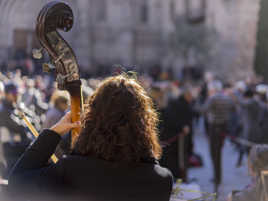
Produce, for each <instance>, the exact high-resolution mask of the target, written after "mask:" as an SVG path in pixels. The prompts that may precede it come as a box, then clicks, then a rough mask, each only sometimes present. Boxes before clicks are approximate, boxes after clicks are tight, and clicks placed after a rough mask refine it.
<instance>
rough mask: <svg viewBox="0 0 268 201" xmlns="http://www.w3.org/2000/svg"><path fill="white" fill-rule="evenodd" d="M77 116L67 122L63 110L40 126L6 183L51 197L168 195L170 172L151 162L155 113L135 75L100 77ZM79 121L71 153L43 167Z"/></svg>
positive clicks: (162, 199)
mask: <svg viewBox="0 0 268 201" xmlns="http://www.w3.org/2000/svg"><path fill="white" fill-rule="evenodd" d="M82 116H83V118H82V121H81V122H82V123H79V122H75V123H71V120H70V114H67V115H66V116H64V117H63V118H62V119H61V120H60V121H59V122H58V123H57V124H56V125H54V126H52V127H51V128H50V129H45V130H44V131H43V132H42V134H41V135H40V136H39V137H38V138H37V140H36V141H35V142H34V143H33V144H32V145H31V146H30V147H29V148H28V149H27V151H26V152H25V153H24V154H23V156H22V157H21V158H20V160H19V161H18V162H17V164H16V166H15V167H14V169H13V171H12V174H11V176H10V178H9V185H10V186H9V188H10V189H16V190H17V192H18V191H20V192H22V191H23V192H24V193H25V194H24V195H25V196H27V197H28V196H29V195H30V194H34V195H36V196H37V195H38V196H39V195H40V193H42V194H43V193H46V195H47V196H50V197H49V199H50V198H55V195H56V197H57V200H61V199H64V200H68V199H70V200H90V201H91V200H93V201H110V200H114V201H121V200H122V201H128V200H130V201H134V200H135V201H136V200H137V201H150V200H152V201H168V200H169V197H170V194H171V191H172V184H173V181H172V175H171V173H170V171H168V170H167V169H165V168H162V167H161V166H160V165H159V164H158V162H157V160H158V159H159V158H160V157H161V152H162V150H161V146H160V145H159V140H158V131H157V124H158V116H157V113H156V111H155V109H154V108H153V102H152V100H151V98H150V97H149V96H148V95H147V93H146V91H145V90H144V89H143V87H142V86H141V85H140V84H139V83H138V81H137V80H136V79H134V78H130V77H128V76H127V75H118V76H113V77H109V78H107V79H106V80H104V81H103V82H102V83H101V84H100V86H99V87H98V88H97V89H96V90H95V92H94V93H93V95H92V96H91V97H90V98H89V101H88V104H87V107H86V110H85V111H84V114H83V115H82ZM80 125H81V126H82V131H81V133H80V135H79V137H78V139H77V141H76V144H75V146H74V150H73V153H72V154H70V155H66V156H65V157H63V158H62V159H60V160H59V161H58V162H57V163H56V164H51V165H49V166H46V165H47V161H48V160H49V158H50V156H51V155H52V154H53V152H54V151H55V148H56V146H57V145H58V143H59V141H60V140H61V137H62V136H63V135H64V134H65V133H67V132H68V131H70V129H72V128H74V127H77V126H80ZM29 187H31V188H29ZM29 190H30V191H29ZM47 196H42V197H41V199H44V198H45V199H44V200H49V199H48V197H47ZM34 198H35V200H36V197H34ZM38 199H40V196H39V197H38Z"/></svg>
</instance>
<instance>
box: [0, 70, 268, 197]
mask: <svg viewBox="0 0 268 201" xmlns="http://www.w3.org/2000/svg"><path fill="white" fill-rule="evenodd" d="M116 73H117V74H119V75H120V70H118V69H117V70H116ZM123 74H125V77H128V78H129V79H134V80H137V83H140V85H141V87H142V88H144V89H145V91H146V93H148V96H149V97H151V98H152V101H153V106H152V108H154V109H155V110H156V113H152V114H149V113H148V114H147V115H152V117H150V118H152V120H150V121H149V120H148V119H147V120H146V119H145V120H146V122H147V121H148V122H147V124H150V123H151V124H152V122H151V121H153V119H154V118H153V116H154V115H155V114H157V115H158V117H159V123H158V124H157V129H156V130H155V131H154V130H152V131H151V133H153V134H156V133H157V132H158V135H159V143H160V145H161V147H162V150H163V153H162V157H160V151H159V150H157V149H156V147H155V146H157V144H151V146H152V147H153V148H154V149H153V150H151V151H153V153H154V155H153V156H150V157H151V158H153V159H154V160H158V161H159V163H160V165H161V166H163V167H166V168H168V169H169V170H170V171H171V173H172V175H173V180H174V181H176V180H177V179H182V180H183V181H184V182H190V179H189V175H188V171H187V170H188V169H189V168H190V167H194V166H202V156H199V155H198V154H196V153H195V149H194V147H195V146H194V136H195V132H194V127H195V125H196V124H197V122H198V121H203V122H204V127H205V131H206V135H207V136H208V139H209V150H210V153H211V160H212V164H213V168H214V175H213V183H214V187H215V191H218V188H219V185H220V184H221V182H222V176H224V175H222V170H221V169H222V168H221V152H222V149H223V147H224V141H225V140H226V139H228V140H230V141H231V142H232V143H233V145H234V146H235V148H236V150H237V153H238V154H237V155H238V158H237V167H239V166H241V164H242V159H243V156H244V155H246V156H249V160H250V161H251V162H250V167H251V169H252V172H254V174H253V175H254V176H253V177H254V178H255V182H254V183H253V184H252V185H251V189H253V190H246V191H242V192H233V193H232V195H231V196H230V197H229V198H228V199H229V200H233V201H236V200H237V201H240V200H241V201H242V200H249V199H246V198H245V197H247V196H252V199H250V200H259V199H257V198H254V196H257V194H258V195H259V193H258V192H259V191H263V190H265V187H263V186H262V182H261V180H260V175H261V171H263V170H265V169H266V168H267V167H268V162H266V160H265V156H264V155H265V154H264V153H266V152H267V151H266V150H267V147H266V146H265V145H257V146H256V144H266V143H267V144H268V137H267V135H266V132H267V131H268V126H267V125H268V124H267V123H266V120H268V104H267V103H268V102H267V101H268V85H265V84H262V83H260V82H257V81H254V80H250V79H249V80H246V81H238V82H234V83H226V82H224V80H220V79H217V78H216V77H214V76H213V75H212V74H209V73H207V74H206V75H205V76H204V78H203V79H200V80H198V81H193V82H190V81H187V82H185V81H182V79H180V80H174V78H173V79H171V77H172V76H170V75H169V73H168V72H162V73H161V72H159V74H158V75H156V74H153V75H150V74H149V73H147V74H146V73H143V74H141V75H139V74H136V73H133V72H131V73H130V72H128V73H123ZM81 75H82V89H83V95H84V99H85V102H86V100H87V99H89V100H91V97H92V95H93V94H95V95H94V97H96V93H97V92H99V93H101V92H100V90H99V88H100V86H104V84H103V81H102V80H103V78H104V77H97V78H89V79H83V74H81ZM117 79H118V78H117ZM122 79H123V78H120V79H118V80H117V81H119V80H120V83H121V82H122ZM124 79H126V78H124ZM124 79H123V80H124ZM106 82H107V81H106ZM111 82H112V81H111ZM128 82H129V80H127V79H126V80H125V81H124V83H121V85H122V86H123V85H124V84H125V83H128ZM106 84H107V83H106ZM121 85H120V86H121ZM130 85H131V84H129V86H130ZM122 86H121V88H123V87H122ZM135 87H136V88H137V89H139V87H140V86H136V85H135ZM121 88H120V89H121ZM96 91H97V92H96ZM131 93H134V92H131ZM137 93H143V92H142V90H141V89H139V92H137ZM110 95H111V96H110ZM106 96H107V97H105V99H109V98H113V97H114V94H113V93H111V94H108V95H107V94H106ZM125 99H126V102H127V101H131V100H130V99H129V100H127V98H125V96H122V97H121V102H120V104H123V105H124V104H125V103H123V102H124V101H123V100H125ZM100 100H101V99H100ZM91 101H93V100H91ZM122 101H123V102H122ZM0 102H1V106H0V114H1V118H0V127H5V128H7V129H8V131H9V132H6V131H5V130H1V133H0V134H1V146H0V149H1V153H0V155H1V156H0V160H1V161H0V176H1V178H4V179H7V178H8V175H9V174H10V171H11V170H12V167H14V164H15V163H16V161H17V159H18V158H19V157H20V156H21V155H22V153H23V152H24V151H25V149H26V147H28V146H29V144H30V143H31V141H33V139H34V138H33V137H32V135H31V133H30V131H29V130H28V128H27V126H26V125H25V123H24V122H23V120H21V119H20V118H19V115H18V113H19V111H23V112H24V113H25V115H26V116H27V117H28V119H29V120H30V121H31V122H32V124H33V125H34V126H35V127H36V128H37V130H38V131H40V132H41V130H45V129H47V128H51V127H53V125H55V124H56V123H57V122H59V121H60V119H61V118H62V117H64V115H65V114H66V111H68V108H69V105H70V98H69V95H68V93H67V92H65V91H60V90H58V89H57V84H56V83H55V81H54V78H53V76H51V75H48V74H44V75H38V74H36V75H34V73H33V72H32V73H27V74H25V73H23V72H22V71H21V70H19V69H16V68H15V69H13V70H12V71H9V70H8V71H6V72H4V73H1V74H0ZM113 103H114V108H113V109H115V108H116V107H117V106H116V103H117V102H113ZM147 103H148V104H149V105H150V102H147ZM95 104H96V103H95ZM133 104H134V103H133ZM128 106H129V105H128V104H126V106H125V108H124V109H127V108H128ZM96 107H97V106H96ZM111 107H112V106H111ZM120 107H122V105H119V106H118V108H120ZM137 107H138V106H137ZM130 108H131V107H130ZM147 109H149V110H151V109H150V108H147ZM106 110H108V109H107V108H106ZM106 110H105V111H104V110H103V109H100V110H99V111H102V112H103V113H105V112H106ZM118 111H119V109H118ZM118 111H117V112H118ZM126 111H127V110H126ZM112 112H113V111H110V113H111V114H112ZM120 112H121V113H122V115H121V117H120V118H121V119H119V120H120V122H121V121H123V122H125V121H127V120H124V118H125V117H124V115H123V113H124V111H121V110H120ZM129 114H131V112H130V111H129ZM118 115H119V113H117V116H118ZM119 116H120V115H119ZM130 116H131V115H130ZM109 117H110V118H114V119H113V120H114V121H115V120H116V119H117V118H115V117H111V115H109ZM100 118H101V117H100ZM103 118H104V117H103ZM118 118H119V117H118ZM129 118H130V117H129ZM133 118H134V117H133ZM104 119H105V118H104ZM122 119H123V120H122ZM119 120H118V121H119ZM104 121H105V122H106V124H107V128H108V126H109V123H111V122H109V119H108V118H107V119H106V120H104ZM133 121H134V120H133ZM155 121H156V120H155ZM154 123H155V124H156V123H157V121H156V122H154ZM154 123H153V124H152V125H151V129H153V128H152V127H153V126H154ZM119 127H120V124H119ZM121 127H122V125H121ZM121 127H120V128H121ZM107 128H106V127H105V129H107ZM88 129H89V130H90V129H91V130H90V131H91V132H97V131H96V130H94V129H93V128H90V126H89V128H88ZM92 129H93V130H92ZM99 129H104V128H102V127H100V128H99ZM110 129H111V130H110V131H109V132H111V133H110V134H111V135H112V133H113V132H115V131H114V130H113V128H112V127H111V128H110ZM124 129H126V128H124V127H122V132H123V131H124ZM130 130H131V129H130ZM130 130H128V129H126V130H125V131H130ZM57 131H58V130H57ZM118 132H119V131H118ZM120 132H121V131H120ZM154 132H156V133H154ZM153 134H152V135H153ZM121 137H122V139H123V138H124V137H123V135H122V136H121ZM55 138H56V137H55ZM84 138H85V139H88V138H89V137H88V136H86V135H85V136H84ZM91 138H92V140H93V141H94V140H95V141H96V143H98V141H97V140H101V139H98V138H96V137H95V138H94V137H91ZM110 138H111V140H112V139H113V138H112V137H111V136H110ZM122 139H120V138H119V137H118V139H117V138H116V139H113V140H114V141H115V142H117V143H119V142H120V140H122ZM132 140H133V141H135V139H134V138H133V137H132ZM99 143H100V142H99ZM80 145H81V146H80V147H78V148H80V151H79V153H80V154H81V153H84V152H83V151H82V150H81V149H82V148H81V147H87V145H85V144H83V143H81V144H80ZM36 146H37V145H36ZM91 146H93V145H91ZM96 146H97V145H96ZM99 146H100V147H95V148H96V150H93V148H92V150H91V149H89V148H88V147H87V148H86V149H87V150H88V153H87V154H89V152H90V151H91V152H94V151H95V152H96V153H99V154H100V155H98V156H97V157H100V158H104V159H107V160H110V159H109V157H111V158H112V159H111V160H115V161H117V160H120V159H118V158H117V157H119V158H120V157H122V158H125V159H126V160H128V159H129V160H132V159H130V158H129V157H130V156H133V160H140V159H137V158H135V157H134V155H135V154H136V156H137V157H138V156H139V157H141V155H139V154H141V153H138V151H144V150H146V148H144V147H143V148H142V149H143V150H135V147H132V146H130V147H129V149H128V148H125V149H126V151H127V152H128V153H129V154H130V153H132V154H130V155H129V156H128V157H127V156H124V155H120V154H119V153H117V152H116V154H114V155H113V154H112V155H109V157H108V158H106V155H105V156H104V155H101V153H100V152H101V149H104V148H102V147H101V144H99ZM118 146H119V147H120V146H122V147H123V145H118ZM252 146H253V147H254V149H252V150H253V151H251V152H250V150H251V147H252ZM93 147H94V146H93ZM137 147H138V145H137ZM52 149H53V148H52ZM110 149H111V150H109V151H110V152H111V151H112V150H113V147H110ZM118 151H119V152H120V150H118ZM28 152H29V151H28ZM56 152H57V151H56ZM158 152H159V153H158ZM84 154H85V153H84ZM110 154H111V153H110ZM122 154H123V153H122ZM24 156H25V154H24ZM113 157H115V158H113ZM150 157H148V156H146V160H145V159H142V160H145V161H147V160H149V159H148V158H150ZM25 160H26V159H25ZM31 160H36V159H35V158H31ZM260 161H261V162H260ZM97 163H98V162H97ZM40 165H41V164H40ZM81 165H85V164H81ZM100 167H101V166H100ZM20 170H21V169H20ZM159 172H160V173H159ZM159 172H158V173H159V174H160V175H161V176H163V175H164V174H168V175H169V173H168V172H165V170H164V169H163V170H162V169H159ZM48 175H49V174H48ZM170 175H171V174H170ZM163 177H164V176H163ZM169 177H170V176H169ZM132 179H134V178H132ZM101 180H102V181H103V180H105V178H104V177H103V178H102V179H101ZM119 180H120V181H121V182H123V181H124V179H123V178H121V177H120V178H119ZM163 182H164V181H162V183H161V182H160V183H161V185H164V184H163ZM165 182H168V181H167V180H166V181H165ZM85 184H86V183H85ZM162 187H163V186H162ZM92 188H93V187H92ZM158 188H159V186H155V188H154V189H158ZM163 188H164V187H163ZM256 188H257V190H256ZM165 189H166V190H165V196H167V195H168V194H169V193H171V192H169V193H168V191H169V190H168V188H167V187H165ZM125 190H126V189H125ZM243 193H246V196H245V194H243ZM162 196H163V195H162ZM165 196H164V197H165ZM261 196H262V198H261V199H264V194H263V193H261ZM253 198H254V199H253ZM140 200H142V199H140ZM149 200H150V199H149ZM155 200H161V199H159V198H158V199H155Z"/></svg>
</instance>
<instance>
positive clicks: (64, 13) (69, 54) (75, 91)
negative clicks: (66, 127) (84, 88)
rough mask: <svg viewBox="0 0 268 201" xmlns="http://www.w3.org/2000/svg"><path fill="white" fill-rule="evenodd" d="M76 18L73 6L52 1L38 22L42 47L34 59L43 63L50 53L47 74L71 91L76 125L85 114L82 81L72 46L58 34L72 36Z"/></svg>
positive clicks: (77, 130) (45, 66)
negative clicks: (61, 32)
mask: <svg viewBox="0 0 268 201" xmlns="http://www.w3.org/2000/svg"><path fill="white" fill-rule="evenodd" d="M73 21H74V16H73V12H72V9H71V8H70V6H69V5H68V4H66V3H64V2H59V1H52V2H50V3H48V4H46V5H45V6H44V7H43V8H42V10H41V11H40V13H39V15H38V17H37V22H36V35H37V38H38V40H39V42H40V44H41V46H42V48H41V49H39V50H33V57H34V58H36V59H40V58H41V57H42V50H46V51H47V53H48V55H49V57H50V63H45V64H43V71H44V72H53V73H56V81H57V86H58V89H59V90H67V91H68V92H69V94H70V99H71V107H70V110H71V118H72V122H76V121H79V120H80V114H81V112H82V110H83V102H82V100H83V98H82V93H81V81H80V74H79V68H78V63H77V59H76V56H75V54H74V52H73V50H72V48H71V47H70V45H69V44H68V43H67V42H66V41H65V40H64V38H63V37H62V36H61V35H60V34H59V32H58V30H62V31H65V32H68V31H69V30H70V29H71V28H72V26H73ZM79 133H80V128H74V129H73V130H72V133H71V143H70V144H71V149H72V148H73V147H74V145H75V142H76V140H77V137H78V136H79Z"/></svg>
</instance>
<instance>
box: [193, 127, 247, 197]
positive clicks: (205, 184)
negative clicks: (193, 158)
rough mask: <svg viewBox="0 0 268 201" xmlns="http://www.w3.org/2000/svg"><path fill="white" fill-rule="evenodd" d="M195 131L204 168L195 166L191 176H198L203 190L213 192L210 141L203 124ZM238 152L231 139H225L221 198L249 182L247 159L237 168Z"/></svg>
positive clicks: (196, 148) (197, 148) (197, 147)
mask: <svg viewBox="0 0 268 201" xmlns="http://www.w3.org/2000/svg"><path fill="white" fill-rule="evenodd" d="M196 130H197V131H196V132H195V134H196V135H195V152H196V153H199V154H200V155H201V156H202V158H203V160H204V166H203V167H202V168H194V169H191V170H190V171H189V177H190V178H196V179H197V183H198V184H199V185H200V186H201V189H202V191H206V192H213V183H212V182H211V181H210V180H211V179H212V177H213V169H212V163H211V159H210V155H209V149H208V141H207V138H206V136H205V135H204V132H203V131H202V130H203V129H202V126H201V129H200V126H199V129H196ZM237 157H238V153H237V152H236V151H235V150H234V147H233V146H232V144H231V143H230V142H229V141H225V145H224V148H223V161H222V162H223V183H222V185H221V186H220V189H219V200H224V199H223V198H224V197H225V196H227V195H228V193H230V192H231V191H232V190H239V189H243V188H244V187H245V186H246V185H247V184H248V183H249V182H250V180H249V177H248V172H247V159H246V158H244V160H243V165H242V167H240V168H236V166H235V164H236V160H237Z"/></svg>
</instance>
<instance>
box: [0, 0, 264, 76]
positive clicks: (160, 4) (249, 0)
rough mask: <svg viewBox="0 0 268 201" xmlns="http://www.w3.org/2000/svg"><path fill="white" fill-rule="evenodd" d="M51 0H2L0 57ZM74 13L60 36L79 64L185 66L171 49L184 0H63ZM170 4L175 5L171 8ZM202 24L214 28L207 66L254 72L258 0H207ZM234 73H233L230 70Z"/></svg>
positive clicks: (227, 71) (235, 73)
mask: <svg viewBox="0 0 268 201" xmlns="http://www.w3.org/2000/svg"><path fill="white" fill-rule="evenodd" d="M47 2H49V0H0V16H1V17H0V60H1V59H2V60H3V59H4V58H5V57H7V49H8V48H9V49H10V48H11V49H12V48H13V47H14V44H13V43H14V42H13V41H14V30H16V29H25V30H29V31H32V32H33V31H34V27H35V19H36V17H37V14H38V12H39V11H40V9H41V7H42V6H43V5H44V4H45V3H47ZM65 2H68V3H69V4H70V5H71V7H72V9H73V11H74V15H75V24H74V27H73V29H72V30H71V31H70V32H68V33H66V34H65V33H64V34H63V36H64V37H65V38H66V39H67V41H68V42H69V43H70V44H71V46H72V47H73V48H74V51H75V53H76V54H77V57H78V61H79V64H80V65H81V67H82V68H84V69H88V70H89V71H90V70H92V71H94V70H96V65H97V64H112V63H121V64H123V65H127V66H130V65H138V66H140V68H146V67H148V66H150V65H154V64H158V63H160V64H162V65H163V66H164V67H168V66H173V67H175V68H176V69H177V71H179V69H180V68H182V66H183V65H184V64H183V62H182V59H183V58H180V57H178V56H176V55H175V54H174V52H172V50H171V49H170V48H169V44H168V41H169V35H170V33H171V32H172V31H173V30H174V25H173V22H172V20H171V19H172V18H171V13H172V12H175V13H176V14H177V15H184V14H185V0H165V1H163V0H135V1H133V0H76V1H72V0H65ZM172 5H173V6H172ZM207 7H208V8H207V18H206V23H207V25H208V26H211V27H213V28H215V29H216V30H217V33H218V37H217V40H216V41H215V44H213V51H212V53H213V57H212V60H211V61H209V62H207V63H206V64H205V67H206V68H207V69H210V70H212V71H214V72H216V73H218V74H220V75H225V77H232V78H237V79H238V78H243V77H245V76H247V75H249V74H252V73H253V70H252V69H253V60H254V53H255V45H256V29H257V21H258V10H259V0H243V1H236V0H207ZM230 72H232V73H230Z"/></svg>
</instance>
